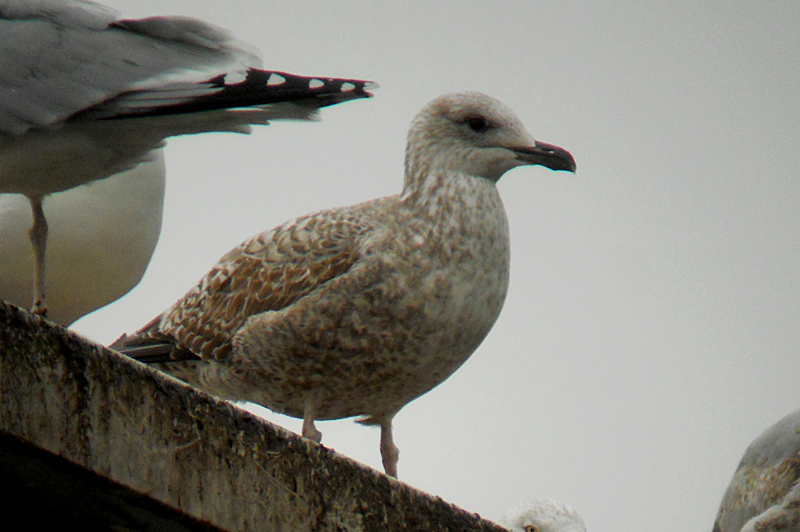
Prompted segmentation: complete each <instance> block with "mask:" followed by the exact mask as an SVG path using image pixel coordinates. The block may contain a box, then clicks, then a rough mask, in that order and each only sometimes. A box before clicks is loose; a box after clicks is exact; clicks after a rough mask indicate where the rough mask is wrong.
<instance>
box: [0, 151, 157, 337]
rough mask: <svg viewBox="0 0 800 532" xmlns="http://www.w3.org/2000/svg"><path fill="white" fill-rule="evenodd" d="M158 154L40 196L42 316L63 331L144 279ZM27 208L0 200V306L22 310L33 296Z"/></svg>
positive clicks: (151, 244) (153, 224) (152, 242)
mask: <svg viewBox="0 0 800 532" xmlns="http://www.w3.org/2000/svg"><path fill="white" fill-rule="evenodd" d="M164 177H165V168H164V154H163V150H160V149H159V150H155V151H154V152H153V160H152V161H145V162H143V163H140V164H139V165H137V166H136V167H134V168H132V169H130V170H127V171H125V172H121V173H119V174H114V175H113V176H111V177H109V178H107V179H102V180H99V181H94V182H92V183H87V184H86V185H82V186H80V187H76V188H72V189H70V190H64V191H62V192H56V193H54V194H51V195H49V196H48V197H47V201H46V202H45V204H44V209H45V212H46V214H47V218H48V220H49V222H50V227H51V230H50V234H49V235H48V245H47V273H48V279H49V283H48V286H49V289H48V294H47V307H48V308H47V317H48V318H49V319H50V320H52V321H54V322H56V323H59V324H61V325H64V326H70V325H71V324H72V323H73V322H75V321H76V320H78V319H79V318H81V317H83V316H85V315H87V314H89V313H91V312H93V311H95V310H97V309H99V308H101V307H103V306H105V305H108V304H109V303H111V302H113V301H115V300H117V299H119V298H120V297H122V296H124V295H125V294H126V293H128V291H130V290H131V289H132V288H133V287H134V286H136V285H137V284H138V283H139V281H140V280H141V278H142V276H143V275H144V272H145V270H146V269H147V266H148V264H149V263H150V258H151V257H152V255H153V251H154V250H155V247H156V243H157V242H158V238H159V235H160V232H161V218H162V212H163V206H164V185H165V179H164ZM30 223H31V207H30V204H29V203H28V200H27V199H26V198H25V197H24V196H21V195H19V194H0V299H3V300H5V301H8V302H11V303H14V304H15V305H18V306H21V307H25V306H28V305H30V301H31V293H32V292H33V277H32V276H31V271H32V270H33V266H34V265H33V253H31V243H30V241H29V240H28V236H27V233H26V230H27V228H28V226H29V225H30Z"/></svg>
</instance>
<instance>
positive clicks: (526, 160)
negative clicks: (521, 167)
mask: <svg viewBox="0 0 800 532" xmlns="http://www.w3.org/2000/svg"><path fill="white" fill-rule="evenodd" d="M509 149H510V150H511V151H513V152H514V153H515V154H516V155H517V160H519V161H521V162H522V163H523V164H538V165H541V166H545V167H547V168H549V169H551V170H566V171H568V172H572V173H575V159H574V158H573V157H572V154H571V153H570V152H568V151H567V150H565V149H564V148H559V147H558V146H554V145H552V144H546V143H544V142H539V141H538V140H536V141H534V144H533V146H520V147H516V148H509Z"/></svg>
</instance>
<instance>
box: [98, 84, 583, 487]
mask: <svg viewBox="0 0 800 532" xmlns="http://www.w3.org/2000/svg"><path fill="white" fill-rule="evenodd" d="M535 164H538V165H543V166H546V167H548V168H551V169H553V170H567V171H574V170H575V161H574V159H573V158H572V156H571V155H570V154H569V153H568V152H566V151H565V150H563V149H561V148H558V147H556V146H551V145H548V144H543V143H540V142H537V141H535V140H534V139H533V138H532V137H531V136H530V134H529V133H528V132H527V131H526V130H525V128H524V126H523V125H522V123H521V122H520V121H519V119H518V118H517V117H516V116H515V115H514V113H513V112H511V110H509V109H508V108H507V107H505V106H504V105H503V104H501V103H500V102H498V101H497V100H495V99H493V98H490V97H489V96H486V95H483V94H480V93H475V92H468V93H463V94H449V95H446V96H442V97H440V98H437V99H435V100H433V101H432V102H431V103H429V104H428V105H427V106H426V107H425V108H424V109H423V110H422V111H421V112H420V113H419V114H418V115H417V117H416V118H415V119H414V121H413V122H412V124H411V130H410V132H409V135H408V146H407V149H406V162H405V185H404V188H403V192H402V193H401V194H399V195H396V196H388V197H384V198H380V199H375V200H372V201H368V202H365V203H361V204H358V205H353V206H350V207H343V208H336V209H330V210H325V211H320V212H317V213H314V214H310V215H307V216H303V217H300V218H297V219H295V220H291V221H289V222H287V223H285V224H284V225H281V226H279V227H277V228H276V229H273V230H272V231H269V232H265V233H262V234H259V235H257V236H255V237H253V238H252V239H250V240H247V241H246V242H244V243H243V244H242V245H240V246H239V247H237V248H235V249H233V250H232V251H230V252H229V253H228V254H227V255H225V256H224V257H222V259H220V261H219V262H218V263H217V265H216V266H214V268H213V269H212V270H211V271H210V272H209V273H208V274H206V276H205V277H203V279H201V280H200V282H199V284H198V285H197V286H196V287H195V288H193V289H192V290H190V291H189V292H188V293H187V294H186V295H185V296H184V297H183V298H182V299H181V300H179V301H178V302H177V303H175V304H174V305H173V306H172V307H170V308H169V309H168V310H167V311H166V312H164V313H163V314H161V315H160V316H158V317H157V318H155V319H154V320H153V321H152V322H150V323H149V324H148V325H146V326H145V327H144V328H143V329H141V330H140V331H138V332H137V333H136V334H134V335H133V336H131V337H127V338H122V339H120V340H119V341H118V342H117V343H116V344H115V345H114V346H112V347H117V348H120V349H122V350H123V351H125V350H126V349H127V352H128V354H130V355H131V356H134V357H135V358H139V359H140V360H143V361H148V362H161V361H163V360H164V358H163V357H161V355H162V353H163V352H165V349H164V347H166V348H167V349H166V352H167V353H168V354H167V357H169V356H172V357H173V358H184V356H183V355H186V354H187V353H186V352H189V353H190V354H193V355H197V356H199V357H200V359H202V360H201V361H200V362H191V363H188V364H187V363H186V362H184V363H182V364H181V363H169V364H163V365H161V366H160V367H162V368H163V369H165V370H166V371H168V372H170V373H172V374H173V375H175V376H177V377H178V378H180V379H183V380H186V381H187V382H190V383H191V384H194V385H196V386H199V387H201V388H203V389H205V390H207V391H210V392H211V393H214V394H217V395H220V396H222V397H227V398H231V399H236V400H243V401H251V402H254V403H258V404H260V405H264V406H266V407H267V408H270V409H271V410H274V411H275V412H280V413H283V414H287V415H289V416H293V417H297V418H302V419H303V436H305V437H307V438H311V439H313V440H315V441H320V438H321V434H320V433H319V432H318V431H317V430H316V428H315V426H314V421H315V420H317V419H320V420H324V419H340V418H346V417H352V416H363V417H362V419H361V420H359V421H360V423H363V424H367V425H380V427H381V446H380V448H381V457H382V460H383V465H384V468H385V470H386V472H387V473H388V474H389V475H393V476H396V475H397V466H396V464H397V448H396V447H395V445H394V442H393V439H392V418H393V417H394V416H395V414H397V412H398V411H399V410H400V409H401V408H402V407H403V406H404V405H406V404H407V403H408V402H410V401H412V400H413V399H415V398H417V397H419V396H421V395H422V394H424V393H426V392H428V391H429V390H431V389H432V388H434V387H435V386H436V385H438V384H440V383H441V382H443V381H444V380H445V379H447V377H449V376H450V375H451V374H452V373H453V372H454V371H455V370H456V369H458V367H459V366H461V364H463V363H464V362H465V361H466V360H467V358H469V356H470V355H471V354H472V352H473V351H474V350H475V349H476V348H477V347H478V345H479V344H480V343H481V341H482V340H483V339H484V337H485V336H486V334H487V333H488V332H489V329H491V327H492V325H493V324H494V322H495V320H496V319H497V316H498V314H499V313H500V308H501V307H502V305H503V301H504V299H505V296H506V291H507V289H508V276H509V271H508V264H509V240H508V222H507V219H506V214H505V209H504V208H503V203H502V201H501V200H500V195H499V193H498V190H497V187H496V186H495V184H496V182H497V180H498V179H500V177H501V176H502V175H503V174H504V173H505V172H506V171H508V170H510V169H512V168H514V167H516V166H521V165H535ZM153 344H156V345H155V346H154V345H153ZM164 344H167V345H164ZM169 344H174V345H175V346H177V348H178V349H177V352H176V351H173V352H172V354H171V355H169V352H170V350H171V347H172V346H171V345H169ZM131 348H137V349H133V350H131Z"/></svg>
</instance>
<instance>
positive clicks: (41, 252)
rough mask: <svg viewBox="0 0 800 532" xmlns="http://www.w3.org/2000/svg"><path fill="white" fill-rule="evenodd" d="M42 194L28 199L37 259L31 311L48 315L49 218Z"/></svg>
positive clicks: (30, 235) (30, 230) (34, 251)
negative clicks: (47, 252)
mask: <svg viewBox="0 0 800 532" xmlns="http://www.w3.org/2000/svg"><path fill="white" fill-rule="evenodd" d="M43 199H44V198H43V197H42V196H31V197H29V198H28V200H29V201H30V202H31V210H32V211H33V224H32V225H31V228H30V229H29V230H28V237H29V238H30V240H31V245H32V246H33V257H34V261H35V268H34V271H33V308H31V312H33V313H34V314H39V315H41V316H46V315H47V303H46V301H45V295H44V259H45V249H46V247H47V220H46V219H45V217H44V209H42V200H43Z"/></svg>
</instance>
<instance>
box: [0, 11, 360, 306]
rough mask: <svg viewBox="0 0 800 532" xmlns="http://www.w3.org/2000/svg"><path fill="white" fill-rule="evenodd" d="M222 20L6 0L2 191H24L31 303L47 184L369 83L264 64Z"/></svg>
mask: <svg viewBox="0 0 800 532" xmlns="http://www.w3.org/2000/svg"><path fill="white" fill-rule="evenodd" d="M260 66H261V62H260V60H259V59H258V57H256V55H254V54H253V53H252V52H251V51H249V50H247V49H246V47H244V46H243V45H241V44H240V43H237V42H235V41H233V40H232V39H231V38H230V37H229V35H228V34H227V32H226V31H224V30H222V29H220V28H217V27H215V26H212V25H210V24H208V23H205V22H202V21H199V20H195V19H189V18H185V17H184V18H182V17H153V18H147V19H139V20H126V19H120V18H118V17H117V16H116V14H115V13H114V12H112V11H111V10H109V9H107V8H105V7H103V6H100V5H97V4H94V3H91V2H83V1H80V0H0V193H16V194H23V195H25V196H26V197H27V198H28V200H29V201H30V204H31V208H32V210H33V219H34V222H33V226H32V227H31V231H30V237H31V242H32V244H33V249H34V255H35V263H36V269H35V271H34V278H35V280H34V289H35V293H34V305H33V307H34V311H37V312H44V311H45V308H46V307H45V303H44V287H45V283H44V265H45V246H46V241H47V224H46V221H45V216H44V212H43V209H42V201H43V199H44V197H45V196H46V195H48V194H52V193H54V192H59V191H63V190H68V189H71V188H74V187H76V186H79V185H82V184H85V183H88V182H91V181H95V180H98V179H103V178H106V177H108V176H110V175H113V174H116V173H119V172H123V171H126V170H128V169H130V168H132V167H134V166H135V165H136V164H138V163H140V162H142V161H145V160H147V159H148V158H150V157H151V156H150V152H151V151H152V150H154V149H157V148H159V147H161V146H162V145H163V142H164V139H166V138H168V137H171V136H175V135H185V134H194V133H203V132H211V131H231V132H241V133H246V132H248V131H249V125H250V124H266V123H268V122H269V121H270V120H276V119H311V118H314V114H315V111H316V110H317V109H319V108H320V107H324V106H327V105H333V104H336V103H340V102H344V101H348V100H352V99H356V98H365V97H368V96H370V94H369V93H368V92H366V90H365V89H366V88H367V87H368V85H369V84H368V83H365V82H362V81H359V80H344V79H336V78H304V77H300V76H294V75H291V74H286V73H282V72H271V71H264V70H260Z"/></svg>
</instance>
